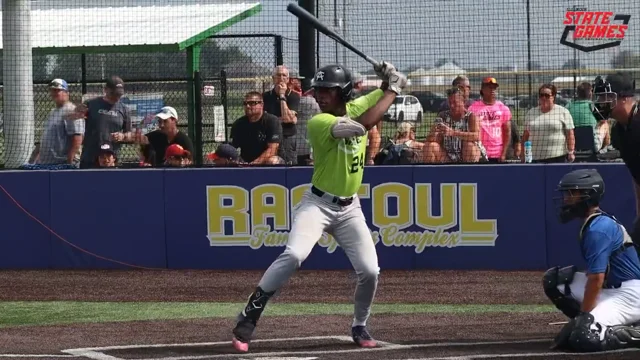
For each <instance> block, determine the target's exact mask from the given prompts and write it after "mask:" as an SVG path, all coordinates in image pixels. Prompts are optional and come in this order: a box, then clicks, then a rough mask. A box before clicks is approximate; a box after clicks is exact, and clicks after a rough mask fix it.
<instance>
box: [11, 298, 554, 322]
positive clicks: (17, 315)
mask: <svg viewBox="0 0 640 360" xmlns="http://www.w3.org/2000/svg"><path fill="white" fill-rule="evenodd" d="M243 306H244V303H213V302H193V303H190V302H75V301H10V302H0V314H2V316H1V317H0V327H9V326H29V325H31V326H35V325H54V324H73V323H94V322H121V321H139V320H171V319H199V318H233V317H235V316H236V314H237V313H238V311H239V310H240V309H242V307H243ZM554 311H556V310H555V308H554V307H553V306H550V305H479V304H474V305H448V304H447V305H442V304H374V305H373V309H372V312H373V313H374V314H425V313H448V314H482V313H505V312H506V313H522V312H524V313H546V312H554ZM352 313H353V305H352V304H324V303H322V304H307V303H305V304H281V303H274V304H271V305H270V306H269V308H268V309H267V310H266V311H265V313H264V316H304V315H350V314H352Z"/></svg>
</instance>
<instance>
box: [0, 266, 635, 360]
mask: <svg viewBox="0 0 640 360" xmlns="http://www.w3.org/2000/svg"><path fill="white" fill-rule="evenodd" d="M260 275H261V273H259V272H213V271H158V272H152V271H147V272H145V271H84V272H82V271H4V272H0V284H3V285H2V289H1V290H2V291H0V300H3V301H7V300H12V301H13V300H83V301H225V302H227V301H233V302H239V301H243V300H244V299H246V296H247V295H248V292H249V291H251V289H252V288H253V286H255V283H256V282H257V281H258V279H259V277H260ZM540 276H541V274H539V273H500V272H466V273H465V272H447V271H416V272H404V271H387V272H384V273H383V275H382V276H381V281H380V288H379V295H378V297H377V299H376V301H377V302H387V303H410V302H412V303H429V304H546V303H547V302H546V301H545V298H544V296H543V295H542V294H541V291H540ZM353 286H354V279H353V277H351V276H349V275H348V273H347V272H301V273H299V274H298V275H296V276H295V277H294V279H292V281H291V282H290V283H289V284H288V285H287V287H286V288H284V289H283V293H282V295H281V296H279V298H278V299H277V300H276V301H278V302H313V303H319V302H325V303H326V302H333V303H338V302H342V303H344V302H349V301H350V300H351V297H352V294H353ZM374 312H375V307H374ZM234 315H235V314H229V318H227V319H213V318H212V319H195V320H171V321H137V322H121V323H118V322H111V323H88V324H71V325H58V326H38V327H34V326H24V327H7V328H1V329H0V345H1V347H0V352H1V353H3V354H4V355H1V356H2V357H6V358H11V356H8V355H21V357H20V358H21V359H30V358H33V359H43V358H51V359H60V358H63V359H71V360H74V359H87V358H91V359H98V360H107V359H108V360H118V359H120V360H122V359H125V360H128V359H163V360H196V359H251V360H257V359H261V360H275V359H287V360H293V359H298V360H300V359H308V360H311V359H318V360H332V359H340V360H344V359H371V360H382V359H390V360H393V359H398V360H399V359H424V360H435V359H447V360H453V359H638V358H640V352H636V351H627V352H618V353H609V354H599V355H579V354H562V353H557V352H550V351H549V350H548V346H549V341H550V339H551V338H552V337H553V335H555V333H556V332H557V331H558V330H559V329H558V327H556V326H549V322H554V321H562V320H564V319H563V317H562V315H561V314H557V313H494V314H488V313H484V314H469V313H456V314H412V315H382V314H381V315H375V314H374V316H373V317H372V318H371V321H370V324H369V327H370V330H371V332H372V334H373V335H374V336H375V337H376V338H377V339H378V340H379V341H381V346H380V347H379V348H376V349H372V350H363V349H359V348H357V347H355V346H354V345H353V344H352V342H351V340H350V338H349V336H348V335H349V329H350V322H351V318H350V316H337V315H335V316H304V317H276V316H265V317H264V318H263V321H261V323H260V325H259V328H258V332H257V334H256V341H255V342H254V343H252V347H251V353H250V354H236V353H234V351H233V349H232V348H231V346H230V342H229V340H230V336H231V333H230V331H231V328H232V326H233V323H234V322H233V317H234ZM149 345H155V346H152V347H150V346H149ZM27 354H31V355H36V354H39V355H40V356H38V357H36V356H29V355H27ZM47 355H49V356H47ZM16 358H17V357H16Z"/></svg>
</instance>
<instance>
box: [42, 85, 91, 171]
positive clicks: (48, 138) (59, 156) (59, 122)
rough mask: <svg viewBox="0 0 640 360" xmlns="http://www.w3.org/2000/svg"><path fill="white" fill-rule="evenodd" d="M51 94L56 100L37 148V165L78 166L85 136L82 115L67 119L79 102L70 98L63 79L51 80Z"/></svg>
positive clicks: (67, 86)
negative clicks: (76, 102)
mask: <svg viewBox="0 0 640 360" xmlns="http://www.w3.org/2000/svg"><path fill="white" fill-rule="evenodd" d="M49 96H50V97H51V99H52V100H53V102H54V103H55V106H56V107H55V109H53V110H51V112H50V113H49V115H48V116H47V119H46V120H45V123H44V131H43V133H42V138H41V140H40V141H41V142H40V144H39V145H36V149H35V150H34V155H35V163H36V164H37V165H62V164H68V165H70V167H73V168H75V167H77V166H78V162H79V154H80V146H81V145H82V137H83V136H84V121H83V120H82V119H75V120H68V118H69V117H70V115H71V114H73V113H74V112H75V109H76V106H75V105H73V104H72V103H71V102H70V101H69V85H68V84H67V82H66V81H64V80H62V79H54V80H53V81H51V82H50V83H49Z"/></svg>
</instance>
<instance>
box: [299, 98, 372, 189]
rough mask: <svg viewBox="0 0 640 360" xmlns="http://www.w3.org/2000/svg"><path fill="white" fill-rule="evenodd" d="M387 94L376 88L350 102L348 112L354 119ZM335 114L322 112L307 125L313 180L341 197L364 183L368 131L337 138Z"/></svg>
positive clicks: (320, 186) (315, 184) (314, 183)
mask: <svg viewBox="0 0 640 360" xmlns="http://www.w3.org/2000/svg"><path fill="white" fill-rule="evenodd" d="M383 94H384V93H383V92H382V90H380V89H378V90H374V91H372V92H371V93H369V94H367V95H365V96H361V97H359V98H357V99H355V100H352V101H350V102H348V103H347V115H348V116H349V117H350V118H352V119H354V118H357V117H359V116H360V115H362V114H364V112H365V111H367V110H368V109H369V108H371V107H373V106H374V105H375V104H376V103H377V102H378V100H380V98H381V97H382V95H383ZM336 121H337V118H336V117H335V116H334V115H331V114H326V113H320V114H317V115H316V116H314V117H313V118H311V120H309V123H308V124H307V139H308V140H309V143H310V144H311V148H312V150H313V178H312V179H311V183H312V184H313V185H314V186H315V187H317V188H318V189H320V190H322V191H326V192H328V193H330V194H333V195H337V196H344V197H348V196H352V195H355V194H356V192H357V191H358V189H359V188H360V185H361V184H362V174H363V172H364V163H365V153H366V150H367V134H365V135H363V136H359V137H358V136H354V137H352V138H348V139H336V138H334V137H333V135H332V134H331V127H332V126H333V125H334V124H335V123H336Z"/></svg>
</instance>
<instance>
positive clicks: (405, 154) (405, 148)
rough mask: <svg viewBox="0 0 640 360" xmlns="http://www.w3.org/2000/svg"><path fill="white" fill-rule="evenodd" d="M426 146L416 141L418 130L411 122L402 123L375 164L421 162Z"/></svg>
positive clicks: (375, 157)
mask: <svg viewBox="0 0 640 360" xmlns="http://www.w3.org/2000/svg"><path fill="white" fill-rule="evenodd" d="M423 146H424V144H423V143H421V142H418V141H416V129H415V127H414V126H413V125H412V124H411V123H410V122H406V121H405V122H402V123H400V125H399V126H398V130H397V131H396V134H395V136H394V138H393V140H391V141H389V142H388V143H387V144H385V146H384V149H383V150H382V151H380V152H379V153H377V154H376V155H375V156H374V158H373V162H374V163H375V164H378V165H408V164H414V163H418V162H420V160H421V158H422V156H421V154H422V148H423Z"/></svg>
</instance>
